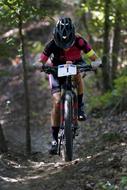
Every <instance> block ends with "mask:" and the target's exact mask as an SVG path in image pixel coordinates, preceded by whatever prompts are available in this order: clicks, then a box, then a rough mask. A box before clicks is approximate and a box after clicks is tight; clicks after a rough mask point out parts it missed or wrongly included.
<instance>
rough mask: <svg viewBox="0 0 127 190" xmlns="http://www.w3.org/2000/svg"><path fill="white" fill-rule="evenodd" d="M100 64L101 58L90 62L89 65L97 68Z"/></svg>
mask: <svg viewBox="0 0 127 190" xmlns="http://www.w3.org/2000/svg"><path fill="white" fill-rule="evenodd" d="M101 65H102V61H101V59H97V60H95V61H92V62H91V66H92V67H93V69H97V68H98V67H99V66H101Z"/></svg>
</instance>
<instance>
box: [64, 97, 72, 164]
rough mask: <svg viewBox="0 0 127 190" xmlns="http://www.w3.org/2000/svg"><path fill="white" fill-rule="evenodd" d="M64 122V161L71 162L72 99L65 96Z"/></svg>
mask: <svg viewBox="0 0 127 190" xmlns="http://www.w3.org/2000/svg"><path fill="white" fill-rule="evenodd" d="M64 121H65V129H64V130H65V131H64V135H65V161H71V160H72V157H73V133H72V97H71V95H70V94H66V96H65V102H64Z"/></svg>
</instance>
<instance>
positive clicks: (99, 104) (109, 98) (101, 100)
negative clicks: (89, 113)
mask: <svg viewBox="0 0 127 190" xmlns="http://www.w3.org/2000/svg"><path fill="white" fill-rule="evenodd" d="M126 97H127V76H125V75H124V76H121V77H119V78H118V79H116V80H115V81H114V88H113V90H112V91H108V92H106V93H105V94H103V95H98V96H90V97H89V105H90V110H93V109H96V108H99V109H106V108H109V107H112V106H115V105H117V103H119V101H121V100H122V98H126Z"/></svg>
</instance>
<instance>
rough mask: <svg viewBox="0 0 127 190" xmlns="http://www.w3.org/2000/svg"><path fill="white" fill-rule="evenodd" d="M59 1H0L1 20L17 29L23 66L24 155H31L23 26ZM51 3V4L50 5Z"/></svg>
mask: <svg viewBox="0 0 127 190" xmlns="http://www.w3.org/2000/svg"><path fill="white" fill-rule="evenodd" d="M59 2H60V0H57V1H55V3H54V2H53V1H52V0H50V1H48V2H46V3H45V1H39V0H38V1H37V2H35V1H31V0H27V1H26V0H22V1H21V0H2V1H1V2H0V6H1V10H0V15H1V20H2V21H4V20H6V21H8V25H9V26H11V27H12V26H13V27H18V30H19V39H20V48H19V54H20V57H21V58H22V64H23V78H24V80H23V81H24V99H25V120H26V153H27V154H28V155H29V154H30V153H31V135H30V99H29V90H28V74H27V72H28V71H27V63H26V56H25V41H24V33H23V25H24V24H26V23H28V22H30V21H31V20H32V21H33V20H38V19H40V18H44V17H45V16H46V15H47V14H49V15H50V14H52V13H53V11H54V10H55V8H52V9H51V5H56V6H58V5H59ZM50 3H51V4H50Z"/></svg>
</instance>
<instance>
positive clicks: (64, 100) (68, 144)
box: [42, 64, 93, 161]
mask: <svg viewBox="0 0 127 190" xmlns="http://www.w3.org/2000/svg"><path fill="white" fill-rule="evenodd" d="M92 70H93V68H92V66H91V65H88V64H78V65H77V64H76V65H75V64H65V65H59V66H49V65H43V66H42V71H44V72H45V73H47V74H53V75H57V76H58V77H65V83H64V85H62V86H61V101H60V130H59V134H58V155H59V156H62V157H63V159H64V161H72V158H73V140H74V138H75V136H76V130H77V128H78V100H77V92H76V90H75V88H76V87H75V85H74V83H73V79H72V78H73V76H74V75H76V74H77V73H78V72H87V71H92Z"/></svg>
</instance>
